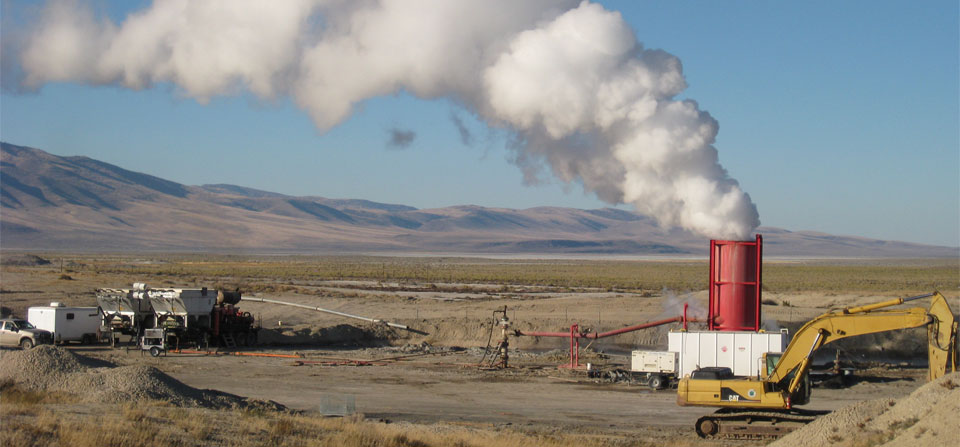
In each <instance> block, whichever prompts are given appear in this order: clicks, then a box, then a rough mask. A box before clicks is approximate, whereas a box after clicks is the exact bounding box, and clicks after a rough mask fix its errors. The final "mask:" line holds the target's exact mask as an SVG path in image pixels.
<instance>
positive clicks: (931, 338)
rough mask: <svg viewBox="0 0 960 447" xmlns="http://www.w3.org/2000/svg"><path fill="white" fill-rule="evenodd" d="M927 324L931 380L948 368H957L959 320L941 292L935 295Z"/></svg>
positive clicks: (952, 369)
mask: <svg viewBox="0 0 960 447" xmlns="http://www.w3.org/2000/svg"><path fill="white" fill-rule="evenodd" d="M928 312H929V315H930V316H931V317H932V318H933V321H931V322H930V324H929V325H928V326H927V342H928V346H927V352H928V355H929V360H930V368H929V371H930V372H929V377H928V379H929V380H934V379H938V378H940V377H943V376H944V375H945V374H946V373H947V370H948V369H949V370H950V371H951V372H953V371H956V370H957V356H956V354H957V321H956V318H955V317H954V315H953V311H951V310H950V306H949V305H948V304H947V299H946V298H944V297H943V295H942V294H940V292H937V293H936V294H934V296H933V300H932V301H931V303H930V310H929V311H928Z"/></svg>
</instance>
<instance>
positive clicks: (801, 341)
mask: <svg viewBox="0 0 960 447" xmlns="http://www.w3.org/2000/svg"><path fill="white" fill-rule="evenodd" d="M923 298H932V300H931V303H930V307H929V308H928V309H924V308H921V307H914V308H905V309H904V308H901V309H889V308H890V307H893V306H897V305H900V304H903V303H906V302H908V301H914V300H919V299H923ZM922 326H926V327H927V339H928V340H927V341H928V355H929V361H930V363H929V375H928V378H929V380H934V379H936V378H939V377H942V376H943V375H944V374H946V373H947V371H948V369H949V370H950V371H956V370H957V322H956V318H955V317H954V314H953V312H952V311H951V310H950V306H949V305H948V304H947V300H946V298H944V296H943V295H942V294H940V292H934V293H930V294H926V295H920V296H914V297H909V298H897V299H893V300H889V301H884V302H880V303H875V304H870V305H866V306H860V307H850V308H846V309H840V310H835V311H831V312H827V313H825V314H823V315H820V316H819V317H817V318H814V319H813V320H811V321H810V322H808V323H807V324H805V325H803V327H801V328H800V330H798V331H797V332H796V333H795V334H794V336H793V339H792V340H791V341H790V344H789V345H788V346H787V349H785V350H784V351H783V353H776V354H775V353H767V354H765V355H764V357H763V359H762V361H763V362H764V364H765V365H766V368H761V373H760V375H759V376H758V377H733V375H732V373H731V372H730V369H729V368H717V367H713V368H701V369H699V370H696V371H694V372H693V373H691V374H690V375H688V376H686V377H684V378H682V379H681V380H680V383H679V384H678V386H677V403H678V404H679V405H682V406H706V407H720V409H719V410H717V412H715V413H713V414H710V415H707V416H704V417H701V418H700V419H699V420H697V423H696V431H697V434H698V435H700V436H701V437H704V438H710V437H730V438H768V437H779V436H782V435H784V434H786V433H787V432H790V431H792V430H794V429H796V428H798V427H800V426H803V425H804V424H806V423H809V422H811V421H813V420H814V419H815V418H816V417H817V416H819V415H821V414H824V412H817V411H809V410H802V409H798V408H795V407H796V406H799V405H805V404H807V403H809V401H810V382H809V378H808V376H807V372H808V371H809V369H810V364H811V361H812V360H813V354H814V352H816V351H817V349H819V348H821V347H823V346H824V345H826V344H828V343H831V342H834V341H837V340H840V339H842V338H847V337H854V336H857V335H864V334H873V333H878V332H886V331H893V330H898V329H909V328H915V327H922Z"/></svg>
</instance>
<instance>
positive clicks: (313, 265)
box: [4, 254, 960, 294]
mask: <svg viewBox="0 0 960 447" xmlns="http://www.w3.org/2000/svg"><path fill="white" fill-rule="evenodd" d="M63 257H66V258H67V260H68V264H69V266H70V270H71V271H73V272H76V275H83V276H100V275H104V276H111V277H115V276H124V277H129V278H136V279H137V280H138V281H147V282H150V283H154V284H165V285H179V286H189V285H211V284H217V285H223V286H228V287H229V286H233V287H241V288H242V289H243V290H247V291H252V292H256V291H260V292H277V291H290V292H297V293H304V294H311V293H315V292H312V291H310V289H307V288H303V287H302V286H306V285H310V284H316V283H320V282H323V281H331V280H351V281H352V280H356V281H373V282H377V283H381V286H380V288H381V289H382V290H383V291H385V292H389V291H393V290H394V289H395V288H396V287H395V286H390V285H382V284H383V283H389V284H393V283H399V284H400V285H401V287H415V288H424V289H426V288H430V289H436V290H439V291H465V289H464V288H463V287H464V285H470V284H486V285H500V286H505V287H507V289H505V290H504V293H513V292H514V290H513V289H514V288H517V287H524V286H537V287H552V288H556V289H559V290H578V289H584V288H590V289H600V290H609V291H632V292H638V291H641V292H642V291H654V292H659V291H660V290H662V289H669V290H673V291H676V292H687V291H697V290H703V289H705V288H706V287H707V268H708V266H707V262H706V259H704V260H691V261H672V260H654V261H649V260H645V261H602V260H506V259H480V258H454V257H424V258H401V257H377V256H322V257H321V256H275V257H267V256H227V255H159V254H158V255H150V256H148V257H146V258H145V257H143V256H142V255H141V256H137V257H134V256H132V255H64V256H63ZM4 269H5V270H6V269H34V270H37V269H47V270H50V271H51V272H53V271H55V270H56V268H55V267H51V266H45V267H11V266H6V267H4ZM958 270H960V260H958V259H928V260H855V261H844V260H837V261H803V262H800V261H797V262H782V261H775V260H771V261H767V262H765V263H764V272H763V275H764V276H763V282H764V290H766V291H770V292H778V293H792V292H825V293H830V292H834V293H886V294H899V293H914V292H928V291H931V290H942V291H950V290H957V289H958V288H960V277H958V276H957V275H956V272H957V271H958ZM467 287H469V286H467Z"/></svg>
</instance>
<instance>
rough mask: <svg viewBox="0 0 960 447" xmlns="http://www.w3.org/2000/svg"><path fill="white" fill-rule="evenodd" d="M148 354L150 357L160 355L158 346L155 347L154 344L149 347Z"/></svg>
mask: <svg viewBox="0 0 960 447" xmlns="http://www.w3.org/2000/svg"><path fill="white" fill-rule="evenodd" d="M150 356H152V357H160V348H158V347H156V346H154V347H152V348H150Z"/></svg>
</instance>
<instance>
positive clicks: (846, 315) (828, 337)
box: [766, 292, 956, 395]
mask: <svg viewBox="0 0 960 447" xmlns="http://www.w3.org/2000/svg"><path fill="white" fill-rule="evenodd" d="M930 297H932V298H933V299H932V300H931V304H930V308H929V310H926V309H922V308H919V307H917V308H911V309H902V310H879V309H883V308H886V307H892V306H896V305H899V304H903V303H905V302H908V301H913V300H918V299H921V298H930ZM921 326H927V328H928V329H927V330H928V334H927V335H928V343H929V349H928V355H929V360H930V373H929V379H930V380H933V379H936V378H938V377H941V376H943V375H944V374H945V373H946V370H947V368H948V365H947V363H948V362H950V361H951V359H952V357H953V356H951V355H949V353H950V347H951V346H952V344H953V343H954V341H953V339H954V337H955V333H956V323H955V321H954V316H953V313H952V312H951V311H950V307H949V306H948V305H947V301H946V298H944V296H943V295H942V294H940V292H934V293H931V294H927V295H919V296H914V297H910V298H898V299H894V300H889V301H884V302H881V303H876V304H871V305H868V306H860V307H852V308H847V309H842V310H838V311H834V312H830V313H826V314H823V315H821V316H819V317H817V318H814V319H813V320H811V321H810V322H808V323H807V324H805V325H803V327H801V328H800V330H799V331H797V333H796V334H794V337H793V340H791V342H790V345H788V346H787V349H786V350H784V352H783V355H782V356H781V357H780V361H779V362H778V363H777V365H776V367H774V369H773V371H772V372H771V373H770V375H769V376H768V377H767V379H766V381H767V382H773V383H778V384H780V385H781V387H780V388H781V389H783V390H785V391H787V392H788V393H789V394H791V395H793V394H795V393H796V392H797V390H798V389H799V387H800V383H801V379H802V378H803V376H804V375H805V374H806V373H807V371H808V370H809V369H810V363H811V361H812V360H813V353H814V352H816V350H817V349H819V348H820V347H822V346H823V345H826V344H828V343H832V342H834V341H837V340H840V339H843V338H847V337H854V336H857V335H865V334H875V333H879V332H887V331H895V330H899V329H910V328H915V327H921ZM952 362H953V365H951V366H953V369H954V370H955V369H956V366H955V365H956V360H955V359H953V360H952ZM788 378H790V382H789V385H787V386H782V385H785V384H784V382H785V381H786V379H788Z"/></svg>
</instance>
